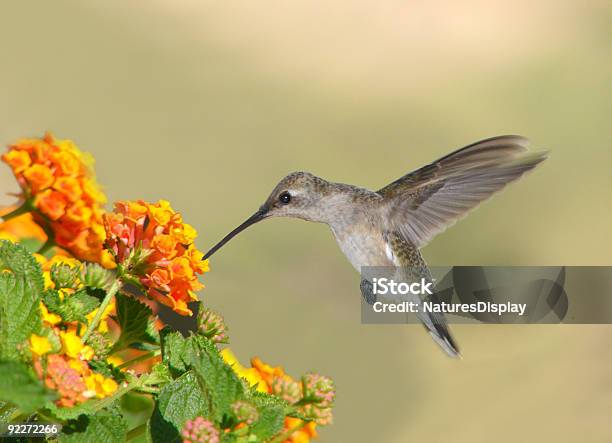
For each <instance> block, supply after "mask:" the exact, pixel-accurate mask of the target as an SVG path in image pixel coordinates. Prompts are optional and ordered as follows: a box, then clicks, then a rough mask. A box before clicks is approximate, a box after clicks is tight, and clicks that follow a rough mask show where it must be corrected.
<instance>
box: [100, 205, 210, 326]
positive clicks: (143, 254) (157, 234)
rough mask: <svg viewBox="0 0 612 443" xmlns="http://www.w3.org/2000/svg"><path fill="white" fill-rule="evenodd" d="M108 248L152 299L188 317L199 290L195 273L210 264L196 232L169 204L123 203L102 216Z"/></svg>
mask: <svg viewBox="0 0 612 443" xmlns="http://www.w3.org/2000/svg"><path fill="white" fill-rule="evenodd" d="M104 228H105V229H106V247H107V248H108V249H109V250H110V252H111V253H112V254H113V256H114V258H115V261H116V263H117V264H118V265H120V266H121V272H124V273H125V274H126V275H127V276H130V277H133V278H135V279H137V280H138V281H139V283H140V284H141V285H142V286H143V287H144V288H145V290H146V291H147V294H148V295H149V296H150V297H151V298H153V299H154V300H157V301H159V302H160V303H163V304H165V305H167V306H170V307H171V308H172V309H173V310H174V311H175V312H177V313H179V314H181V315H192V312H191V310H190V309H189V308H188V307H187V303H188V302H190V301H195V300H197V296H196V295H195V291H197V290H199V289H201V288H203V285H202V284H201V283H200V282H199V281H198V278H197V275H198V274H203V273H204V272H207V271H208V261H206V260H202V257H203V254H202V253H201V252H200V251H198V250H197V249H196V247H195V245H194V244H193V241H194V239H195V238H196V235H197V234H196V231H195V229H193V228H192V227H191V226H190V225H188V224H187V223H183V220H182V217H181V215H180V214H179V213H177V212H175V211H174V210H173V209H172V207H171V206H170V204H169V203H168V202H167V201H164V200H160V201H159V202H157V203H146V202H144V201H142V200H139V201H126V202H117V203H115V210H114V212H112V213H108V214H105V215H104Z"/></svg>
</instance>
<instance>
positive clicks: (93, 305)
mask: <svg viewBox="0 0 612 443" xmlns="http://www.w3.org/2000/svg"><path fill="white" fill-rule="evenodd" d="M2 159H3V160H4V161H5V162H6V163H7V164H8V165H10V167H11V168H12V170H13V173H14V175H15V177H16V178H17V180H18V183H19V185H20V187H21V190H22V192H21V194H20V197H21V199H22V204H21V206H19V207H14V208H8V211H7V212H3V211H1V210H0V216H1V217H2V219H3V222H2V223H0V274H2V275H3V277H5V278H6V280H5V282H8V283H9V284H4V285H0V313H1V312H5V313H6V312H11V313H14V315H7V316H5V317H6V318H4V317H3V323H6V326H7V330H10V331H11V334H0V354H2V360H3V364H2V365H0V378H2V379H6V380H23V381H24V383H23V386H12V387H11V389H10V390H6V389H5V390H2V389H0V403H2V404H3V405H4V409H6V411H11V412H7V414H8V415H7V417H9V416H12V417H13V418H14V420H16V421H19V420H22V419H23V417H25V416H27V417H31V418H30V420H31V421H40V420H47V421H50V420H52V421H53V422H54V423H55V422H57V423H59V424H61V425H62V426H63V428H62V430H61V431H60V432H61V433H62V435H59V436H58V438H59V439H60V440H63V439H64V437H65V436H66V435H68V434H70V435H69V436H70V437H71V438H72V439H74V440H75V441H76V440H78V441H95V440H96V438H99V427H96V426H90V424H91V423H96V420H95V418H94V417H95V415H96V414H98V413H103V414H104V416H105V417H106V416H108V417H109V418H111V417H112V419H111V420H108V421H107V422H105V426H108V433H109V435H111V434H112V435H113V436H117V439H118V440H122V439H123V438H121V437H125V438H127V439H132V438H136V437H138V436H139V435H140V434H142V433H147V435H146V436H145V437H146V438H145V439H146V440H151V441H157V440H160V439H162V440H163V439H164V438H166V437H167V436H168V435H170V434H173V433H175V432H176V427H175V426H176V421H175V420H176V418H177V417H184V419H181V421H182V422H183V423H181V424H183V428H182V429H181V431H180V437H181V438H182V439H183V441H184V442H185V443H219V442H220V441H221V440H223V441H226V440H227V441H236V442H247V441H248V442H251V441H274V442H283V443H308V442H309V441H310V440H311V439H313V438H316V437H317V431H316V428H317V426H319V425H325V424H328V423H330V422H331V408H332V406H333V402H334V397H335V391H334V386H333V383H332V382H331V380H330V379H328V378H326V377H322V376H319V375H317V374H307V375H305V376H304V377H302V379H301V381H300V380H297V379H294V378H292V377H291V376H289V375H288V374H286V373H285V372H284V370H283V368H281V367H273V366H270V365H268V364H266V363H264V362H263V361H261V360H260V359H259V358H253V359H252V360H251V365H250V367H248V368H246V367H244V366H242V365H241V364H240V363H239V362H238V361H237V360H236V358H235V357H234V356H233V354H232V353H231V350H229V349H227V348H226V349H223V350H221V351H220V350H219V349H220V347H221V344H225V343H227V342H228V340H229V339H228V333H227V327H226V325H225V322H224V321H223V317H222V316H221V315H220V314H218V313H216V312H214V311H212V310H210V309H208V308H206V307H204V306H203V304H202V303H201V302H200V304H199V310H198V312H199V315H198V318H197V329H196V330H194V331H192V334H191V335H190V336H189V337H185V336H183V335H182V334H180V333H179V332H178V331H172V328H171V327H170V326H167V327H166V328H164V330H163V331H160V329H161V326H160V323H161V322H160V320H159V318H158V317H157V316H156V314H155V312H156V309H155V308H156V303H154V302H153V301H151V300H148V299H145V303H143V302H142V299H143V298H145V297H142V296H143V295H147V296H148V298H150V299H153V300H156V301H158V302H160V303H162V304H164V305H167V306H169V307H171V308H172V309H173V310H174V311H175V312H177V313H179V314H182V315H192V312H191V310H190V309H189V306H188V303H189V302H192V301H196V300H197V296H196V291H198V290H200V289H202V288H203V285H202V284H201V283H200V282H199V280H198V277H199V276H200V275H202V274H204V273H205V272H207V271H208V261H206V260H203V254H202V253H201V252H200V251H199V250H198V249H197V248H196V246H195V244H194V240H195V238H196V235H197V233H196V231H195V229H193V228H192V227H191V226H190V225H188V224H186V223H184V222H183V220H182V217H181V215H180V214H179V213H177V212H176V211H174V210H173V209H172V207H171V206H170V204H169V203H168V202H167V201H163V200H162V201H159V202H157V203H147V202H144V201H141V200H139V201H120V202H118V203H116V204H115V205H114V211H113V212H110V213H105V212H104V211H103V209H102V205H103V203H104V201H105V198H104V195H103V194H102V193H101V192H100V189H99V188H98V185H97V184H96V181H95V176H94V173H93V171H92V168H91V165H92V161H91V160H90V159H89V157H88V156H87V155H85V154H83V153H81V152H80V151H79V150H78V148H77V147H76V146H75V145H74V144H73V143H72V142H71V141H69V140H57V139H55V138H54V137H53V136H52V135H50V134H47V135H45V137H44V138H42V139H30V140H21V141H19V142H18V143H16V144H14V145H11V146H10V148H9V150H8V152H7V153H6V154H4V155H3V156H2ZM51 248H53V249H51ZM54 254H55V255H54ZM139 296H140V297H139ZM139 298H140V299H139ZM23 319H26V320H27V321H23ZM16 337H18V341H19V343H17V346H15V340H16ZM5 360H6V361H5ZM4 363H9V364H4ZM232 371H234V372H235V374H236V375H238V377H237V376H235V375H234V374H232V373H231V372H232ZM201 380H204V381H206V383H200V381H201ZM119 386H121V389H119ZM48 391H53V394H54V395H50V392H48ZM128 392H129V393H131V395H134V396H146V398H147V399H148V400H152V401H153V403H154V405H153V407H152V408H148V410H149V413H148V414H147V413H146V412H145V411H144V410H143V411H139V412H142V413H139V414H132V416H133V417H136V416H139V417H140V418H139V419H138V420H139V421H143V422H149V423H151V425H150V426H149V425H146V423H142V422H141V423H132V421H133V420H131V419H130V420H127V419H126V417H125V414H126V411H125V410H124V409H123V407H122V401H121V399H122V397H123V396H124V395H126V394H127V393H128ZM167 393H171V394H172V397H173V400H172V406H171V407H169V406H168V404H166V406H167V407H162V405H163V399H164V397H166V399H167ZM194 395H197V396H199V397H200V398H206V399H207V404H212V405H215V408H213V410H209V409H210V408H203V409H202V408H198V410H197V411H195V410H194V407H193V404H192V403H193V402H191V401H190V400H191V399H193V398H194ZM24 398H27V401H24V400H23V399H24ZM139 403H142V402H139ZM143 404H144V403H143ZM147 405H149V402H148V401H147ZM75 407H78V408H76V410H72V411H69V410H67V408H75ZM147 407H148V406H147ZM151 410H154V411H156V412H155V414H153V415H151V414H150V411H151ZM17 412H18V413H17ZM77 416H78V418H77V419H74V418H73V417H77ZM83 418H85V419H83ZM141 419H142V420H141ZM73 425H74V426H73ZM130 425H131V426H132V429H129V428H128V426H130ZM65 430H66V432H64V431H65Z"/></svg>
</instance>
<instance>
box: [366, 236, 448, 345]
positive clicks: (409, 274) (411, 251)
mask: <svg viewBox="0 0 612 443" xmlns="http://www.w3.org/2000/svg"><path fill="white" fill-rule="evenodd" d="M385 237H386V242H387V245H388V249H389V255H390V258H391V260H392V261H393V262H394V263H395V265H396V266H397V267H398V272H400V273H401V276H400V278H401V280H402V281H404V282H408V283H410V282H418V281H419V280H420V279H421V278H424V279H425V281H427V282H432V283H433V278H432V276H431V273H430V272H429V268H428V267H427V264H426V263H425V260H424V259H423V256H422V255H421V252H420V251H419V249H418V248H417V247H416V246H415V245H413V244H412V243H411V242H410V241H409V240H407V239H406V238H405V237H404V235H403V234H402V233H401V232H394V231H391V232H387V233H386V235H385ZM362 292H363V282H362ZM364 297H365V294H364ZM374 297H375V295H374ZM412 297H413V299H412V300H410V301H414V302H416V303H418V305H419V312H418V313H417V314H416V315H417V316H418V318H419V320H421V322H422V323H423V326H425V329H427V331H428V332H429V334H430V335H431V337H432V338H433V339H434V340H435V342H436V343H438V345H440V347H441V348H442V349H443V350H444V351H445V352H446V353H447V354H448V355H449V356H450V357H460V354H459V347H458V346H457V343H456V342H455V340H454V339H453V336H452V335H451V333H450V331H449V329H448V325H447V324H446V319H445V318H444V314H442V313H438V312H429V311H427V312H426V311H425V309H424V307H423V302H425V301H434V300H433V297H431V298H430V299H428V297H430V296H425V295H423V296H417V295H413V296H412Z"/></svg>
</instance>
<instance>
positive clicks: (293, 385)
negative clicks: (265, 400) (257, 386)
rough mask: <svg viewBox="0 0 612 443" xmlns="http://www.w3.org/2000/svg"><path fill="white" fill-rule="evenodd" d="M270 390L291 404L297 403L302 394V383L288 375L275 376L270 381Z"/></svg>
mask: <svg viewBox="0 0 612 443" xmlns="http://www.w3.org/2000/svg"><path fill="white" fill-rule="evenodd" d="M270 391H271V393H272V394H273V395H276V396H277V397H280V398H282V399H283V400H285V401H286V402H287V403H289V404H293V403H296V402H297V401H298V400H299V399H300V397H301V396H302V395H301V394H302V392H301V389H300V384H299V383H298V382H296V381H295V380H293V379H291V378H290V377H288V376H283V377H274V379H273V380H272V382H271V383H270Z"/></svg>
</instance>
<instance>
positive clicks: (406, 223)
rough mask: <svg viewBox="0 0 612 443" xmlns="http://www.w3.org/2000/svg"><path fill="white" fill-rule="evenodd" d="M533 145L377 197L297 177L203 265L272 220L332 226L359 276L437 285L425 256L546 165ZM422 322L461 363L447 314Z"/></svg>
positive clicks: (501, 146)
mask: <svg viewBox="0 0 612 443" xmlns="http://www.w3.org/2000/svg"><path fill="white" fill-rule="evenodd" d="M528 145H529V141H528V140H527V139H526V138H524V137H521V136H517V135H504V136H499V137H493V138H489V139H485V140H481V141H478V142H476V143H473V144H471V145H468V146H466V147H464V148H461V149H458V150H456V151H453V152H451V153H450V154H448V155H446V156H444V157H442V158H440V159H438V160H436V161H434V162H432V163H430V164H428V165H426V166H423V167H421V168H419V169H416V170H414V171H412V172H409V173H408V174H406V175H404V176H402V177H400V178H399V179H397V180H395V181H394V182H392V183H390V184H388V185H387V186H385V187H383V188H381V189H379V190H377V191H371V190H368V189H365V188H361V187H357V186H353V185H348V184H343V183H334V182H330V181H327V180H324V179H322V178H320V177H317V176H315V175H313V174H311V173H309V172H293V173H291V174H289V175H287V176H286V177H285V178H283V179H282V180H281V181H280V182H279V183H278V184H277V185H276V187H275V188H274V189H273V190H272V192H271V193H270V195H269V197H268V198H267V200H266V201H265V202H264V204H263V205H261V207H260V208H259V209H258V210H257V211H256V212H255V213H254V214H253V215H251V216H250V217H249V218H248V219H246V220H245V221H244V222H243V223H242V224H241V225H240V226H238V227H237V228H236V229H234V230H233V231H231V232H230V233H229V234H227V235H226V236H225V237H224V238H223V239H222V240H221V241H219V243H217V244H216V245H215V246H213V247H212V248H211V249H210V250H209V251H208V252H207V253H206V254H205V255H204V259H207V258H209V257H210V256H211V255H213V254H214V253H215V252H216V251H218V250H219V249H220V248H221V247H222V246H223V245H225V244H226V243H227V242H228V241H229V240H231V239H232V238H233V237H234V236H236V235H237V234H238V233H240V232H241V231H243V230H245V229H246V228H248V227H249V226H251V225H253V224H255V223H258V222H260V221H262V220H265V219H267V218H271V217H292V218H297V219H302V220H307V221H311V222H318V223H325V224H327V225H328V226H329V227H330V229H331V231H332V234H333V236H334V238H335V239H336V242H337V243H338V245H339V247H340V249H341V250H342V252H343V253H344V255H345V256H346V258H347V259H348V261H349V262H350V263H351V264H352V265H353V267H354V268H355V269H356V270H357V271H358V272H361V269H362V268H363V267H366V266H385V267H398V268H411V269H418V270H420V275H421V276H423V275H424V276H426V277H427V278H428V279H431V277H430V276H429V273H428V269H427V265H426V263H425V260H424V259H423V255H422V254H421V249H422V248H423V247H424V246H425V245H427V244H428V243H429V241H430V240H431V239H432V238H433V237H435V236H436V235H437V234H439V233H441V232H443V231H444V230H446V229H447V228H448V227H449V226H451V225H453V224H454V223H455V222H457V221H458V220H459V219H461V218H463V217H464V216H466V215H467V214H468V213H469V212H470V211H471V210H473V209H475V208H476V207H477V206H478V205H479V204H480V203H481V202H483V201H485V200H487V199H488V198H489V197H491V196H492V195H493V194H495V193H496V192H498V191H500V190H502V189H503V188H504V187H505V186H506V185H507V184H508V183H510V182H513V181H515V180H517V179H519V178H520V177H521V176H522V175H523V174H525V173H526V172H528V171H530V170H532V169H533V168H535V167H536V166H537V165H538V164H540V163H541V162H542V161H544V160H545V159H546V158H547V152H545V151H543V152H532V151H529V150H528ZM360 289H361V293H362V296H363V297H364V298H365V299H366V301H367V302H368V303H370V304H372V303H373V302H374V301H375V300H376V296H375V294H373V293H372V285H371V283H370V282H369V281H368V280H366V279H362V280H361V283H360ZM417 315H418V316H419V319H420V320H421V322H422V323H423V325H424V326H425V329H426V330H427V331H428V332H429V334H430V335H431V337H432V338H433V339H434V341H435V342H436V343H438V344H439V345H440V347H441V348H442V349H443V350H444V351H445V352H446V353H447V354H448V355H449V356H451V357H459V356H460V354H459V348H458V346H457V344H456V342H455V340H454V338H453V337H452V335H451V333H450V331H449V329H448V326H447V324H446V320H445V318H444V316H443V314H441V313H422V312H421V313H419V314H417Z"/></svg>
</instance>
